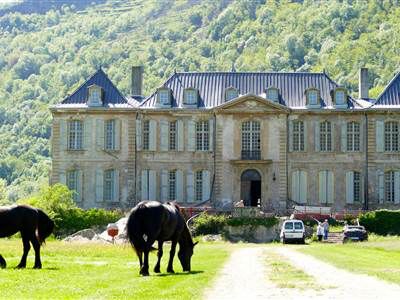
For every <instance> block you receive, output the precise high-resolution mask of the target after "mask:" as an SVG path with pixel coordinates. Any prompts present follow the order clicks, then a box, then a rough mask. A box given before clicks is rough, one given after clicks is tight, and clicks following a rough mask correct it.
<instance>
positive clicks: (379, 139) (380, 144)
mask: <svg viewBox="0 0 400 300" xmlns="http://www.w3.org/2000/svg"><path fill="white" fill-rule="evenodd" d="M375 127H376V128H375V130H376V136H375V139H376V152H383V150H384V137H385V134H384V122H383V121H380V120H378V121H376V124H375Z"/></svg>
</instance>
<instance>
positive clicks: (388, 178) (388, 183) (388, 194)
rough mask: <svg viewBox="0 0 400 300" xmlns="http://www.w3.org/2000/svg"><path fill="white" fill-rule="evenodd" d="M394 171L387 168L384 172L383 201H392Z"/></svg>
mask: <svg viewBox="0 0 400 300" xmlns="http://www.w3.org/2000/svg"><path fill="white" fill-rule="evenodd" d="M394 181H395V171H394V170H388V171H385V173H384V201H385V202H389V203H394V195H395V184H394Z"/></svg>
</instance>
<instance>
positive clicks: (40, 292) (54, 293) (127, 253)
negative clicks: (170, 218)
mask: <svg viewBox="0 0 400 300" xmlns="http://www.w3.org/2000/svg"><path fill="white" fill-rule="evenodd" d="M226 245H227V244H226V243H203V242H201V243H199V245H197V246H196V248H195V254H194V256H193V259H192V269H193V270H192V272H191V273H182V267H181V266H180V264H179V261H178V259H177V257H175V264H174V270H175V272H176V274H172V275H171V274H168V273H166V272H165V271H166V264H167V262H168V256H169V246H165V247H164V256H163V260H162V269H161V272H162V273H161V274H160V275H156V274H154V273H153V272H152V269H153V267H154V264H155V260H156V252H154V253H152V254H151V258H150V266H151V269H150V270H151V273H150V274H151V276H149V277H140V276H139V275H138V274H139V264H138V261H137V257H136V254H135V253H134V252H133V250H132V248H131V247H130V246H128V245H118V246H117V245H102V244H92V243H86V244H79V243H72V244H71V243H64V242H61V241H49V242H47V244H46V246H45V247H44V248H43V250H42V263H43V269H42V270H33V269H32V266H33V253H30V255H29V257H28V268H27V269H25V270H16V269H13V268H14V267H15V266H16V265H17V264H18V262H19V259H20V256H21V254H22V242H21V241H20V240H17V239H11V240H7V239H2V240H0V253H1V254H2V255H3V257H4V258H5V259H6V260H7V269H3V270H2V269H0V291H1V292H0V298H1V299H27V298H29V299H32V298H40V299H43V298H46V299H77V298H84V299H122V298H129V299H199V298H201V297H202V293H203V291H204V289H205V288H206V287H207V286H209V285H210V284H211V283H212V279H213V277H215V275H216V272H217V271H218V270H219V268H220V267H221V266H222V264H223V263H224V261H225V260H226V258H227V257H228V255H229V250H228V248H229V247H226ZM31 252H33V251H31Z"/></svg>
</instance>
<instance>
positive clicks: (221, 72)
mask: <svg viewBox="0 0 400 300" xmlns="http://www.w3.org/2000/svg"><path fill="white" fill-rule="evenodd" d="M175 74H176V75H180V74H260V75H262V74H282V75H287V74H306V75H325V76H327V74H326V73H324V72H296V71H293V72H287V71H285V72H281V71H267V72H259V71H254V72H253V71H239V72H237V71H235V72H232V71H188V72H176V73H174V75H175ZM327 77H328V78H329V76H327Z"/></svg>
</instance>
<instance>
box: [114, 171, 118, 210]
mask: <svg viewBox="0 0 400 300" xmlns="http://www.w3.org/2000/svg"><path fill="white" fill-rule="evenodd" d="M113 200H114V202H119V170H114V195H113Z"/></svg>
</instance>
